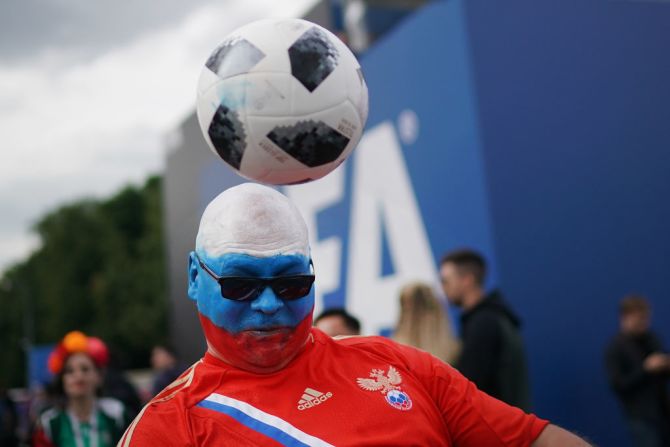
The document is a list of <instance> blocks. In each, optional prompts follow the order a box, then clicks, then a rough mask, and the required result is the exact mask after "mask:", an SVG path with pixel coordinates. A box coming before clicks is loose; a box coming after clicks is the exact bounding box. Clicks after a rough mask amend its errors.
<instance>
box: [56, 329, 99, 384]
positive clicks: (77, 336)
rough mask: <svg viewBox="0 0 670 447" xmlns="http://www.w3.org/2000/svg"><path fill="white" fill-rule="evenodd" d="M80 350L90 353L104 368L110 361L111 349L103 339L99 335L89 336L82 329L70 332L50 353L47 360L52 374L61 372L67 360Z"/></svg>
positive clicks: (97, 363)
mask: <svg viewBox="0 0 670 447" xmlns="http://www.w3.org/2000/svg"><path fill="white" fill-rule="evenodd" d="M78 352H83V353H85V354H88V355H89V356H90V357H91V358H92V359H93V361H94V362H95V364H96V365H97V366H98V368H104V367H105V366H107V363H108V362H109V350H108V349H107V346H106V345H105V343H104V342H103V341H102V340H100V339H99V338H97V337H87V336H86V334H84V333H83V332H80V331H72V332H68V333H67V334H66V335H65V337H63V340H61V342H60V343H58V345H56V347H55V348H54V350H53V351H51V354H49V360H48V361H47V366H48V368H49V371H50V372H51V373H52V374H58V373H60V372H61V370H62V369H63V365H65V360H66V359H67V358H68V357H69V356H70V355H72V354H75V353H78Z"/></svg>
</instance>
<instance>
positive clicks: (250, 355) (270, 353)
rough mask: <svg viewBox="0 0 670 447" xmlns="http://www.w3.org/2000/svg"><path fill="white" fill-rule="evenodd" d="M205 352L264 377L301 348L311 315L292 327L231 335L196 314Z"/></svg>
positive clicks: (291, 357)
mask: <svg viewBox="0 0 670 447" xmlns="http://www.w3.org/2000/svg"><path fill="white" fill-rule="evenodd" d="M198 315H199V317H200V324H201V325H202V328H203V330H204V332H205V337H206V338H207V345H208V347H209V351H210V353H211V354H212V355H214V356H215V357H217V358H219V359H221V360H223V361H224V362H226V363H228V364H229V365H232V366H234V367H236V368H240V369H243V370H245V371H250V372H254V373H260V374H267V373H272V372H275V371H278V370H280V369H282V368H283V367H285V366H286V365H287V364H288V363H289V362H290V361H291V360H293V359H294V358H295V356H296V355H298V353H299V352H300V350H301V349H302V348H303V346H304V345H305V343H306V341H307V338H308V336H309V332H310V329H311V327H312V313H311V312H309V313H308V314H307V316H306V317H305V318H304V319H303V320H302V321H301V322H300V323H299V324H298V325H297V326H295V327H279V328H276V329H274V330H264V331H241V332H239V333H237V334H231V333H230V332H228V331H226V330H225V329H223V328H220V327H217V326H215V325H214V324H212V322H211V321H210V320H209V319H208V318H207V317H206V316H204V315H202V314H198Z"/></svg>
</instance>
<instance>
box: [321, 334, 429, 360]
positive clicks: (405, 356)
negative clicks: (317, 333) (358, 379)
mask: <svg viewBox="0 0 670 447" xmlns="http://www.w3.org/2000/svg"><path fill="white" fill-rule="evenodd" d="M324 336H325V337H326V339H327V340H325V341H324V342H325V343H326V344H327V345H328V346H327V349H328V350H330V351H331V353H332V354H337V356H340V357H341V358H347V359H351V360H352V361H355V360H356V359H363V358H368V359H375V360H381V361H385V362H389V363H393V364H397V365H398V364H405V365H407V366H409V365H410V364H411V363H412V359H413V358H414V356H416V355H419V356H420V355H422V354H425V353H423V352H422V351H419V350H417V349H415V348H413V347H411V346H406V345H402V344H400V343H398V342H396V341H394V340H391V339H389V338H387V337H382V336H377V335H367V336H359V335H356V336H343V337H334V338H330V337H328V336H326V335H324Z"/></svg>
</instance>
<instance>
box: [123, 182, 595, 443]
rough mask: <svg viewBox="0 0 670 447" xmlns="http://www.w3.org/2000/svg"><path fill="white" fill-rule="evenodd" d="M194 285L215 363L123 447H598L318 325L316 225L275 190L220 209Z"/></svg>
mask: <svg viewBox="0 0 670 447" xmlns="http://www.w3.org/2000/svg"><path fill="white" fill-rule="evenodd" d="M188 277H189V282H188V295H189V297H190V298H191V299H192V300H193V301H195V303H196V305H197V309H198V313H199V318H200V323H201V325H202V327H203V331H204V333H205V339H206V341H207V352H206V353H205V355H204V357H203V358H202V359H201V360H200V361H198V362H197V363H196V364H195V365H193V366H191V367H190V368H189V369H187V370H186V371H185V372H184V373H183V374H182V375H181V376H180V377H179V378H178V379H177V380H175V381H174V382H173V383H172V384H170V385H169V386H167V387H166V388H165V389H164V390H163V391H162V392H160V393H159V394H158V395H157V396H156V397H155V398H154V399H153V400H152V401H151V402H149V404H147V405H146V406H145V407H144V409H143V410H142V411H141V412H140V414H139V415H138V416H137V418H135V420H134V421H133V423H132V424H131V425H130V426H129V427H128V429H127V430H126V433H125V434H124V436H123V438H122V439H121V441H120V442H119V444H118V446H119V447H151V446H161V447H164V446H175V447H177V446H189V447H196V446H210V445H211V446H215V445H216V446H235V447H243V446H300V447H305V446H316V447H332V446H352V447H353V446H385V447H393V446H408V445H418V446H438V445H439V446H445V447H449V446H456V447H482V446H486V447H497V446H509V447H512V446H514V447H521V446H531V445H532V446H533V447H565V446H570V447H585V446H588V444H587V443H586V442H584V441H583V440H581V439H580V438H579V437H577V436H575V435H573V434H571V433H569V432H568V431H566V430H563V429H561V428H559V427H557V426H555V425H551V424H549V422H548V421H545V420H542V419H539V418H538V417H536V416H534V415H531V414H527V413H524V412H523V411H522V410H520V409H518V408H514V407H511V406H509V405H507V404H505V403H503V402H501V401H499V400H496V399H494V398H492V397H490V396H488V395H486V394H484V393H483V392H481V391H479V390H478V389H477V388H476V386H475V385H474V384H473V383H472V382H470V381H468V380H467V379H466V378H465V377H463V376H462V375H461V374H460V373H459V372H458V371H456V370H455V369H453V368H452V367H450V366H449V365H447V364H446V363H443V362H442V361H440V360H438V359H437V358H435V357H433V356H431V355H430V354H428V353H426V352H423V351H419V350H417V349H415V348H411V347H409V346H404V345H401V344H398V343H396V342H394V341H392V340H389V339H386V338H382V337H348V338H342V339H334V338H331V337H329V336H327V335H326V334H324V333H323V332H321V331H320V330H318V329H316V328H313V327H312V312H313V310H314V287H313V283H314V279H315V270H314V266H313V265H312V260H311V255H310V247H309V240H308V235H307V226H306V225H305V222H304V220H303V219H302V216H301V215H300V212H299V211H298V209H297V208H296V206H295V205H294V204H293V203H292V202H291V201H290V200H289V199H288V198H287V197H286V196H284V195H283V194H281V193H279V192H278V191H275V190H274V189H271V188H268V187H265V186H261V185H258V184H253V183H245V184H242V185H238V186H235V187H233V188H230V189H228V190H226V191H224V192H223V193H221V194H220V195H219V196H217V197H216V198H215V199H214V200H213V201H212V202H210V203H209V205H208V206H207V208H206V209H205V211H204V213H203V216H202V219H201V221H200V228H199V230H198V235H197V237H196V244H195V250H194V251H193V252H191V254H190V256H189V266H188Z"/></svg>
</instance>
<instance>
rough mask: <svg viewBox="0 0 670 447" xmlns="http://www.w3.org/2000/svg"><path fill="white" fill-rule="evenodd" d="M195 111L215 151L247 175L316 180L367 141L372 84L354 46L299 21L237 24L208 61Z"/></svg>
mask: <svg viewBox="0 0 670 447" xmlns="http://www.w3.org/2000/svg"><path fill="white" fill-rule="evenodd" d="M197 114H198V122H199V123H200V128H201V129H202V132H203V135H204V137H205V140H206V141H207V144H208V145H209V147H210V149H212V150H213V151H214V153H215V154H217V155H219V156H220V157H221V158H222V159H223V160H224V161H225V162H226V163H227V164H228V165H229V166H231V167H232V168H233V169H235V170H236V171H237V172H238V173H239V174H240V175H242V176H243V177H246V178H248V179H252V180H256V181H258V182H261V183H267V184H275V185H280V184H295V183H304V182H309V181H311V180H316V179H318V178H321V177H323V176H324V175H326V174H328V173H329V172H330V171H332V170H333V169H335V168H336V167H337V166H339V165H340V164H341V163H342V162H343V161H344V160H345V159H346V158H347V156H348V155H349V154H350V153H351V151H352V150H353V149H354V147H355V146H356V144H357V143H358V141H359V140H360V138H361V134H362V131H363V127H364V126H365V121H366V119H367V115H368V89H367V85H366V84H365V79H364V78H363V73H362V72H361V68H360V65H359V63H358V61H357V60H356V57H355V56H354V55H353V54H352V53H351V51H350V50H349V49H348V48H347V47H346V46H345V45H344V43H342V42H341V41H340V40H339V39H338V38H337V37H336V36H335V35H334V34H332V33H331V32H330V31H328V30H326V29H325V28H322V27H321V26H319V25H316V24H314V23H311V22H308V21H305V20H300V19H282V20H260V21H257V22H253V23H250V24H248V25H246V26H243V27H242V28H239V29H237V30H236V31H234V32H233V33H232V34H230V35H229V36H228V37H227V38H226V39H224V41H223V43H221V45H219V46H218V47H217V48H216V49H215V50H214V52H213V53H212V55H211V56H210V57H209V59H208V60H207V62H206V63H205V67H204V68H203V70H202V73H201V75H200V80H199V82H198V99H197Z"/></svg>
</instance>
